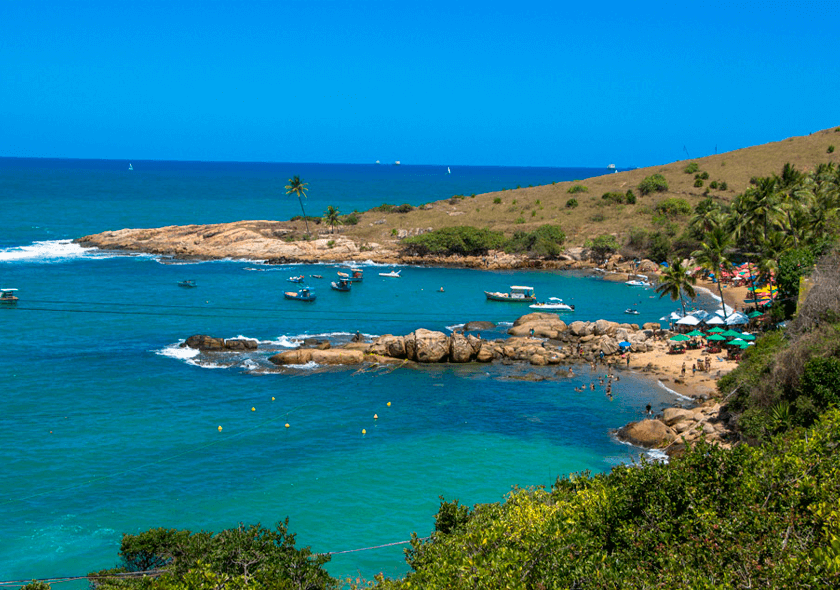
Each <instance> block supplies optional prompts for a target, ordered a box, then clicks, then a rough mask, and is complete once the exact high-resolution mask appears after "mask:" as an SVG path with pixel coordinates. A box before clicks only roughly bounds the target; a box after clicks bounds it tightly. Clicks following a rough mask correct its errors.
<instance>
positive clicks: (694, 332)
mask: <svg viewBox="0 0 840 590" xmlns="http://www.w3.org/2000/svg"><path fill="white" fill-rule="evenodd" d="M686 336H705V334H704V333H703V332H701V331H700V330H692V331H691V332H689V333H688V334H686Z"/></svg>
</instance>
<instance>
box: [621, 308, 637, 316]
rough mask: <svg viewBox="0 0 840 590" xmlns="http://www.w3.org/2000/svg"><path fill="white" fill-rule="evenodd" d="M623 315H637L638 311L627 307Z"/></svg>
mask: <svg viewBox="0 0 840 590" xmlns="http://www.w3.org/2000/svg"><path fill="white" fill-rule="evenodd" d="M624 313H629V314H630V315H639V310H638V309H633V308H632V307H628V308H627V309H625V310H624Z"/></svg>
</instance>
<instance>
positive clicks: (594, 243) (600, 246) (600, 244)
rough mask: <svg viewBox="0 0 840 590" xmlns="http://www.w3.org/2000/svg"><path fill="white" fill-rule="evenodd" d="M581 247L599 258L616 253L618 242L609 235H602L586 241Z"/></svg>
mask: <svg viewBox="0 0 840 590" xmlns="http://www.w3.org/2000/svg"><path fill="white" fill-rule="evenodd" d="M583 246H584V247H585V248H589V249H590V250H592V251H593V252H594V253H595V254H596V255H597V256H598V257H599V258H603V257H604V256H606V255H607V254H613V253H614V252H616V251H618V241H617V240H616V238H615V236H613V235H610V234H604V235H601V236H597V237H595V238H592V239H591V240H586V242H584V244H583Z"/></svg>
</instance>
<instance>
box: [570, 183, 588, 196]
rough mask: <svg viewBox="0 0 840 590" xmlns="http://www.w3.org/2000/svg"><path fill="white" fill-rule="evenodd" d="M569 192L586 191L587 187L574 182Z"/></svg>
mask: <svg viewBox="0 0 840 590" xmlns="http://www.w3.org/2000/svg"><path fill="white" fill-rule="evenodd" d="M569 192H570V193H572V194H574V193H588V192H589V189H588V188H587V187H585V186H584V185H582V184H575V185H573V186H572V187H571V188H570V189H569Z"/></svg>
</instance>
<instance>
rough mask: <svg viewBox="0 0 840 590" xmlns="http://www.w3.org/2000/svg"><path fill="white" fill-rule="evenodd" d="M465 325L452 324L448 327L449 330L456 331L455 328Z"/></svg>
mask: <svg viewBox="0 0 840 590" xmlns="http://www.w3.org/2000/svg"><path fill="white" fill-rule="evenodd" d="M465 325H466V324H454V325H452V326H446V329H447V330H449V331H450V332H454V331H455V330H457V329H459V328H463V327H464V326H465Z"/></svg>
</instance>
